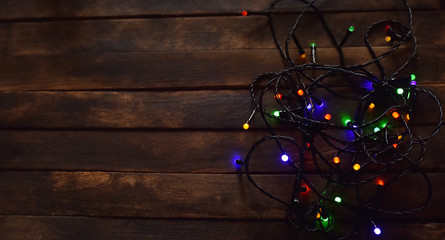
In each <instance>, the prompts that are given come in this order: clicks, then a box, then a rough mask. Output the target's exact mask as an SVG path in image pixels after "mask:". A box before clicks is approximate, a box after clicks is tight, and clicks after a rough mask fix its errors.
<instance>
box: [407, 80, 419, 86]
mask: <svg viewBox="0 0 445 240" xmlns="http://www.w3.org/2000/svg"><path fill="white" fill-rule="evenodd" d="M409 84H410V85H411V86H417V82H416V81H411V82H410V83H409Z"/></svg>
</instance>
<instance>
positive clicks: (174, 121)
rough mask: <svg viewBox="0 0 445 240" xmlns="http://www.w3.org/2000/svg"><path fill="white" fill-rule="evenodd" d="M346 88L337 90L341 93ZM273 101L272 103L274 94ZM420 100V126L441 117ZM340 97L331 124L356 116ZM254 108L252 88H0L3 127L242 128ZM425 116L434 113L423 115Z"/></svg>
mask: <svg viewBox="0 0 445 240" xmlns="http://www.w3.org/2000/svg"><path fill="white" fill-rule="evenodd" d="M427 89H430V90H433V92H435V93H436V94H437V95H438V97H439V99H440V100H441V101H442V102H443V101H444V100H445V99H444V98H445V93H444V91H445V87H444V86H443V85H437V86H436V87H427ZM346 90H347V89H346ZM346 90H342V89H336V91H339V92H342V91H343V92H344V91H346ZM270 99H271V100H272V102H273V101H274V99H273V97H270ZM418 99H419V100H418V101H419V102H422V101H423V102H424V103H425V104H422V105H421V104H418V105H416V110H415V113H416V114H415V115H414V116H412V117H413V120H412V121H413V122H414V123H416V124H435V123H436V122H437V118H438V116H439V115H438V113H436V109H433V112H431V106H434V105H430V104H433V102H432V101H429V98H421V97H419V98H418ZM326 101H329V100H326ZM338 101H339V100H338ZM338 101H337V102H336V104H335V105H332V107H331V109H330V112H331V113H336V112H338V113H339V116H337V117H334V118H333V119H332V120H331V123H333V124H338V125H342V124H343V122H342V119H341V116H340V115H345V114H350V115H352V114H354V113H355V111H356V104H357V103H356V102H353V101H341V102H338ZM241 106H242V107H241ZM266 106H267V105H266ZM251 108H252V103H251V99H250V94H249V92H248V90H205V91H155V92H145V91H144V92H93V91H88V92H83V91H82V92H76V91H74V92H44V91H38V92H34V91H24V92H2V93H0V109H2V111H1V112H0V127H1V128H2V129H27V128H36V129H46V128H48V129H51V128H52V129H54V128H56V129H57V128H71V129H72V128H135V129H136V128H149V129H159V128H162V129H239V128H240V126H242V124H243V123H244V122H245V121H247V118H248V117H249V116H250V113H251V111H252V109H251ZM269 108H270V111H271V112H272V111H275V110H276V108H277V106H276V105H269ZM266 109H267V108H266ZM324 114H325V112H323V110H320V112H319V115H320V116H319V118H320V119H322V118H323V115H324ZM424 114H428V115H429V116H430V117H429V118H423V117H421V116H424ZM316 116H317V115H314V118H316ZM255 124H258V125H255ZM252 125H253V126H259V127H263V126H264V125H263V123H262V120H261V118H260V116H257V117H255V121H253V122H252ZM274 126H277V124H274Z"/></svg>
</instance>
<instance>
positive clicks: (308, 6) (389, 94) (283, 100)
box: [236, 0, 443, 239]
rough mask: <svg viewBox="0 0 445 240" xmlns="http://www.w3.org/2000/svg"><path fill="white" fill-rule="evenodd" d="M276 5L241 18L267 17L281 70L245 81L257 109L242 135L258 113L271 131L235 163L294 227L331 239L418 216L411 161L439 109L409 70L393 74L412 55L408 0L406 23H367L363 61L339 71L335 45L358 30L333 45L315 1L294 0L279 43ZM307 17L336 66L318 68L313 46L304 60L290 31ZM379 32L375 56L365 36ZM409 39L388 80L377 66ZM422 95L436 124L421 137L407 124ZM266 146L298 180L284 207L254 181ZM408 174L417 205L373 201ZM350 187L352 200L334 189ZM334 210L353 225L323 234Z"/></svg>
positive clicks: (415, 161) (418, 157) (420, 152)
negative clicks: (382, 46)
mask: <svg viewBox="0 0 445 240" xmlns="http://www.w3.org/2000/svg"><path fill="white" fill-rule="evenodd" d="M280 2H281V0H276V1H273V2H272V3H271V5H270V7H269V9H268V11H266V12H247V11H243V12H242V15H243V16H249V15H262V16H265V17H267V18H268V22H269V26H270V28H271V31H272V36H273V39H274V41H275V43H276V46H277V48H278V51H279V53H280V55H281V57H282V59H283V60H284V63H285V69H283V70H282V71H280V72H278V73H265V74H262V75H259V76H258V77H257V78H255V79H254V80H253V82H252V84H251V86H250V93H251V97H252V100H253V102H254V104H255V108H254V110H253V112H252V114H251V115H250V117H249V119H248V121H246V123H245V124H244V125H243V128H244V129H245V130H248V129H249V128H250V124H251V120H252V119H253V117H254V116H255V115H257V114H259V115H260V116H261V118H262V120H263V122H264V123H265V125H266V127H267V129H268V131H269V132H270V135H269V136H265V137H264V138H262V139H260V140H259V141H257V142H256V143H255V144H254V145H253V146H252V147H251V149H250V150H249V151H248V153H247V154H246V156H245V157H244V159H243V160H241V159H238V160H237V161H236V162H237V164H238V165H241V166H243V167H244V169H245V173H246V176H247V178H248V180H249V181H250V182H251V183H252V184H253V185H254V186H255V187H256V188H257V189H258V190H260V191H261V192H262V193H264V194H265V195H267V196H268V197H270V198H272V199H274V200H276V201H278V202H280V203H282V204H284V205H285V206H286V208H287V214H286V218H287V220H288V221H289V223H290V224H292V225H293V226H294V227H296V228H297V229H303V230H307V231H311V232H320V233H322V234H326V235H327V236H328V237H330V238H333V239H346V238H349V237H352V236H355V235H357V234H358V232H359V228H360V226H361V225H363V224H365V225H366V224H367V225H368V226H371V227H372V230H373V233H374V234H375V235H380V234H382V232H383V230H382V229H380V228H379V225H378V223H377V222H376V219H378V218H379V217H381V216H382V215H386V214H389V215H404V214H412V213H417V212H419V211H420V210H422V209H423V208H425V206H426V205H427V204H428V202H429V200H430V199H431V194H432V193H431V192H432V189H431V188H432V187H431V183H430V180H429V178H428V176H427V174H426V173H425V172H424V171H422V169H421V168H420V167H419V163H420V162H421V161H422V160H423V157H424V154H425V151H426V141H427V140H428V139H430V138H431V137H433V136H434V135H435V134H436V133H437V132H438V131H439V128H440V126H441V124H442V115H443V113H442V107H441V105H440V102H439V100H438V99H437V97H436V96H435V95H434V94H433V93H432V92H430V91H428V90H425V89H421V88H419V87H418V86H417V79H416V76H415V75H414V74H408V75H405V76H401V75H402V72H403V70H405V68H406V67H407V66H408V64H409V62H410V61H411V60H412V59H413V58H414V57H415V55H416V53H417V41H416V38H415V36H414V35H413V33H412V30H413V23H412V11H411V9H410V7H409V5H408V3H407V1H406V0H402V2H403V5H404V6H405V7H406V11H407V13H408V14H407V15H408V24H407V25H404V24H403V23H401V22H399V21H396V20H389V19H383V20H380V21H378V22H375V23H373V24H371V25H370V26H369V27H368V28H367V30H366V32H365V37H364V39H365V42H364V44H365V46H366V48H367V49H368V50H369V53H370V56H371V60H370V61H368V62H365V63H361V64H357V65H345V59H344V55H343V51H342V48H343V46H344V45H345V44H346V43H347V41H348V39H349V38H350V36H351V35H352V34H353V33H354V31H355V30H356V29H355V27H354V26H349V27H348V28H347V29H346V34H345V35H344V37H343V38H342V40H341V41H337V40H336V38H335V37H334V34H333V33H332V31H331V29H330V28H329V27H328V23H327V22H326V20H325V19H324V16H323V14H322V13H321V12H320V11H319V10H318V9H317V7H316V6H315V5H314V4H315V2H316V1H315V0H314V1H306V0H299V1H298V2H302V3H304V4H305V6H304V7H303V8H302V9H301V10H300V11H299V13H298V15H297V19H296V21H295V23H294V24H293V25H292V27H291V29H290V31H289V32H288V34H287V37H286V40H285V42H284V46H283V45H282V44H281V43H280V41H279V40H278V36H277V33H276V30H275V26H274V19H273V16H274V9H275V7H276V6H277V4H278V3H280ZM307 14H313V15H315V16H317V17H318V19H319V20H320V22H321V24H322V26H323V28H324V31H326V33H327V35H328V36H329V40H330V42H331V44H332V46H334V48H335V49H336V51H337V53H338V56H339V62H340V64H339V65H323V64H319V63H317V45H316V44H315V43H312V44H310V50H311V53H310V55H311V63H304V61H307V60H306V57H307V55H306V52H305V50H304V48H303V47H302V45H301V43H300V41H299V38H298V37H297V29H298V28H299V27H301V22H302V19H303V18H304V17H305V16H306V15H307ZM379 31H380V33H383V34H382V38H381V39H382V41H385V42H387V43H388V45H389V50H387V51H386V52H384V53H382V54H380V55H377V54H376V53H375V51H374V49H373V47H372V46H371V41H370V35H371V34H375V33H377V34H378V33H379ZM306 37H307V36H306ZM408 43H409V44H411V48H412V50H411V52H410V54H409V56H408V57H407V58H406V61H404V62H403V63H402V64H401V65H400V66H398V67H397V68H396V70H395V71H394V72H392V73H391V74H388V73H387V70H386V69H385V67H384V64H383V63H382V60H384V59H385V58H386V57H388V56H389V55H392V54H395V52H396V50H398V49H399V48H400V47H401V46H405V45H407V44H408ZM292 44H295V47H294V49H296V50H297V52H298V54H295V53H293V51H295V50H294V49H292V48H291V47H290V46H291V45H292ZM295 55H297V56H295ZM301 62H303V63H301ZM297 63H301V64H297ZM371 67H375V68H376V69H378V74H373V73H372V72H371V71H370V70H369V68H371ZM333 82H335V84H332V83H333ZM334 85H336V86H334ZM420 96H422V97H428V98H429V99H432V102H434V104H435V106H434V109H436V111H437V120H436V121H435V124H434V126H433V127H432V130H431V132H430V133H429V134H427V136H421V135H420V134H418V133H416V132H415V131H414V129H413V126H411V124H410V120H411V118H412V117H413V116H414V115H415V112H414V109H415V106H416V99H418V98H419V97H420ZM271 98H272V99H271ZM271 100H272V101H271ZM343 102H348V103H349V105H350V106H352V107H353V109H352V112H354V114H353V116H352V115H350V116H340V114H339V113H338V112H330V109H329V107H330V106H335V105H336V104H341V103H343ZM351 102H352V104H351ZM417 104H418V103H417ZM325 105H327V106H325ZM347 106H348V104H345V105H344V106H342V108H339V109H337V111H344V112H347V110H346V109H343V108H347ZM431 108H432V107H431ZM349 110H350V111H349V112H351V109H349ZM331 111H333V110H332V109H331ZM282 128H284V129H286V130H291V131H294V132H295V131H297V132H299V133H300V135H301V136H302V137H301V139H296V138H292V137H289V136H282V135H278V134H277V129H282ZM269 141H272V142H273V143H274V144H275V146H276V147H277V148H278V149H279V151H280V152H281V156H277V157H276V158H277V161H280V160H281V161H282V162H285V163H286V164H287V165H288V166H290V167H291V168H292V169H293V172H294V173H295V175H296V177H295V181H294V184H293V189H292V194H291V196H290V198H291V200H290V201H286V200H283V199H280V198H278V197H276V196H274V195H273V194H272V193H270V192H269V191H267V190H266V189H264V188H262V187H261V186H260V185H259V184H257V183H256V181H255V180H254V178H253V177H252V173H251V171H250V165H251V157H252V155H253V153H254V152H255V151H256V150H257V149H258V148H259V147H260V146H262V144H264V143H266V142H269ZM289 146H291V148H292V150H290V148H289ZM319 146H328V147H329V148H330V149H331V150H332V151H331V153H330V154H328V153H325V154H323V153H322V152H321V151H320V149H319ZM415 149H417V150H415ZM324 152H329V151H326V150H325V151H324ZM332 152H333V153H332ZM308 160H310V161H311V162H312V163H313V164H314V166H315V173H317V174H318V175H319V176H320V177H321V179H323V186H318V185H317V184H316V183H315V182H313V181H311V180H310V179H309V177H308V175H309V174H308V172H310V171H308V170H307V169H306V163H307V161H308ZM412 174H416V175H418V176H420V177H421V178H422V179H423V182H424V184H425V186H426V188H425V189H426V192H427V193H426V195H425V200H424V201H423V203H422V204H420V205H419V206H416V207H414V208H412V209H408V210H404V211H394V210H388V209H385V207H384V206H383V205H384V204H382V201H381V199H382V195H383V194H385V191H387V189H388V187H389V186H391V184H393V182H395V181H396V180H400V179H402V180H403V179H404V177H407V176H410V175H412ZM369 184H374V186H375V187H374V188H375V191H374V194H371V196H369V193H370V191H367V190H363V189H362V187H363V186H369ZM368 188H369V187H368ZM351 190H352V191H353V193H354V194H353V195H349V196H348V197H343V196H341V193H342V192H347V191H351ZM308 192H310V193H311V194H312V195H314V196H315V200H314V201H312V202H305V201H303V200H302V199H303V198H304V195H305V194H307V193H308ZM364 195H367V196H364ZM407 201H409V199H407ZM337 208H339V209H343V210H345V211H348V212H349V213H350V214H349V215H348V216H349V217H352V219H353V221H352V223H351V224H350V227H349V230H348V231H346V232H344V231H331V230H332V229H333V228H334V226H335V223H334V215H333V212H334V211H337V210H336V209H337Z"/></svg>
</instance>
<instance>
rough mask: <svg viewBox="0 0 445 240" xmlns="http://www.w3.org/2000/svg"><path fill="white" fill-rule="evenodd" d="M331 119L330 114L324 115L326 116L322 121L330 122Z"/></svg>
mask: <svg viewBox="0 0 445 240" xmlns="http://www.w3.org/2000/svg"><path fill="white" fill-rule="evenodd" d="M331 118H332V116H331V114H329V113H328V114H326V115H324V119H326V120H328V121H329V120H331Z"/></svg>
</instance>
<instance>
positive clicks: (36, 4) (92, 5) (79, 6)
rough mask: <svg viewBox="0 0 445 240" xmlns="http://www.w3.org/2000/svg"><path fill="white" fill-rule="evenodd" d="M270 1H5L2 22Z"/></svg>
mask: <svg viewBox="0 0 445 240" xmlns="http://www.w3.org/2000/svg"><path fill="white" fill-rule="evenodd" d="M409 3H410V5H411V6H412V7H413V8H414V9H416V10H432V9H439V8H440V1H438V0H426V1H425V0H424V1H420V0H411V1H410V2H409ZM269 4H270V1H268V0H256V1H251V0H243V1H235V0H230V1H222V0H212V1H205V0H188V1H175V0H166V1H153V0H152V1H143V0H129V1H125V2H122V1H118V0H100V1H94V2H91V1H87V0H76V1H68V2H64V3H60V2H59V1H56V0H47V1H36V0H4V1H2V2H1V3H0V16H1V19H17V18H18V19H26V18H54V17H118V16H124V17H128V16H141V15H143V16H146V15H163V16H165V15H190V14H191V15H195V14H239V13H240V12H241V10H245V9H246V10H250V11H264V10H265V9H267V8H268V7H269ZM317 4H318V5H319V6H320V9H321V10H325V11H351V10H355V11H370V10H395V9H397V10H403V5H402V3H401V1H400V2H397V1H390V2H388V1H384V0H375V1H372V2H369V1H365V0H356V1H346V0H340V1H337V2H336V3H335V4H334V3H333V2H332V1H329V0H320V1H317ZM281 6H282V8H285V9H286V8H289V7H297V9H298V7H299V8H301V6H302V4H301V3H299V2H297V3H286V2H285V3H283V4H281V5H280V7H281Z"/></svg>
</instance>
